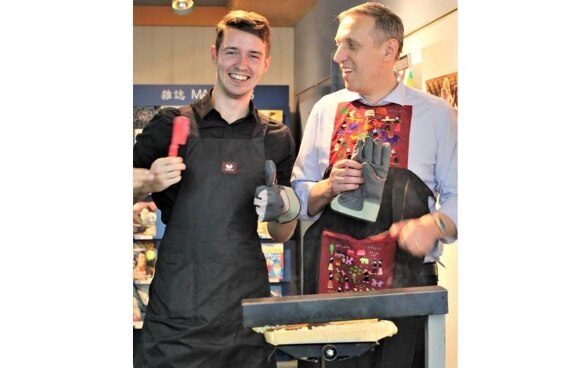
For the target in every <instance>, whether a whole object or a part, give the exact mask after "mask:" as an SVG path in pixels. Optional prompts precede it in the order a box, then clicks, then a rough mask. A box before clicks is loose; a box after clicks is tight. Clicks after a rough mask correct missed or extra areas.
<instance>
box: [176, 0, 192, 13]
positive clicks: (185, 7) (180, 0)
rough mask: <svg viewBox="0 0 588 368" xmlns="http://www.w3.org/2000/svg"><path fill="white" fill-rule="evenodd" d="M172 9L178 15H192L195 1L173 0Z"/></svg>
mask: <svg viewBox="0 0 588 368" xmlns="http://www.w3.org/2000/svg"><path fill="white" fill-rule="evenodd" d="M172 8H173V10H174V13H175V14H176V15H187V14H190V13H192V9H194V1H192V0H172Z"/></svg>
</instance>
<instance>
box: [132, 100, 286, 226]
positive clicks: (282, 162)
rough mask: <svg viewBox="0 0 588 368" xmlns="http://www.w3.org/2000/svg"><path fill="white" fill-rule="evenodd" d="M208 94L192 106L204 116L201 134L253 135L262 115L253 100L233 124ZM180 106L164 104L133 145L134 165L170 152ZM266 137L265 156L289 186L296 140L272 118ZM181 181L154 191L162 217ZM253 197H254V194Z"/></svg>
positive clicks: (282, 182) (182, 152)
mask: <svg viewBox="0 0 588 368" xmlns="http://www.w3.org/2000/svg"><path fill="white" fill-rule="evenodd" d="M210 96H211V94H210V93H209V94H207V95H206V96H205V97H204V98H203V99H202V100H201V101H198V102H195V103H192V104H191V106H192V107H193V108H194V109H195V110H196V112H197V113H198V114H199V116H201V117H202V118H201V119H199V121H198V133H199V135H200V137H202V138H231V139H251V135H252V133H253V128H254V126H255V124H256V121H257V120H256V119H260V117H259V115H258V113H257V110H256V109H255V108H254V106H253V103H250V105H249V109H250V112H249V114H248V115H247V116H246V117H244V118H241V119H239V120H237V121H235V122H233V123H232V124H229V123H227V122H226V121H225V120H224V119H223V118H222V117H221V115H220V114H219V113H218V111H216V110H215V109H214V107H213V106H212V101H211V98H210ZM179 115H181V114H180V111H179V109H177V108H165V109H162V110H161V111H160V112H159V113H157V114H156V115H155V116H154V117H153V119H151V121H150V122H149V123H148V124H147V125H146V126H145V128H144V129H143V131H142V132H141V134H139V135H137V141H136V143H135V145H134V147H133V167H137V168H146V169H149V168H150V167H151V164H152V163H153V161H155V160H156V159H158V158H160V157H165V156H167V154H168V149H169V144H170V142H171V135H172V127H173V119H174V118H175V117H176V116H179ZM266 120H269V123H268V130H267V134H266V137H265V142H264V145H265V158H266V160H272V161H273V162H274V163H275V164H276V168H277V173H276V176H277V180H278V183H279V184H280V185H287V186H290V176H291V174H292V167H293V166H294V160H295V159H296V156H295V143H294V138H293V137H292V133H291V132H290V129H288V127H287V126H285V125H284V124H281V123H278V122H275V121H273V120H271V119H267V118H266ZM185 153H186V145H183V146H180V149H179V153H178V155H179V156H182V157H184V159H185ZM181 183H182V181H181V180H180V182H179V183H178V184H175V185H172V186H171V187H169V188H168V189H166V190H164V191H162V192H159V193H153V194H152V197H153V200H154V201H155V204H156V205H157V207H158V208H159V209H160V210H161V212H162V221H163V222H164V223H166V222H167V220H168V216H169V214H170V213H171V210H172V208H173V204H174V201H175V198H176V196H177V193H178V191H179V188H180V185H181ZM251 200H252V201H253V197H252V198H251Z"/></svg>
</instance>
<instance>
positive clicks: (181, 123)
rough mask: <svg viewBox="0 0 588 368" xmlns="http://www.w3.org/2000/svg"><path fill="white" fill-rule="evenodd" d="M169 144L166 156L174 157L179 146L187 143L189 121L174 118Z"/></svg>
mask: <svg viewBox="0 0 588 368" xmlns="http://www.w3.org/2000/svg"><path fill="white" fill-rule="evenodd" d="M173 124H174V125H173V130H172V137H171V143H170V145H169V152H168V154H167V155H168V156H171V157H176V156H177V155H178V148H179V147H180V144H186V142H187V141H188V132H189V131H190V119H188V118H187V117H185V116H177V117H175V118H174V123H173Z"/></svg>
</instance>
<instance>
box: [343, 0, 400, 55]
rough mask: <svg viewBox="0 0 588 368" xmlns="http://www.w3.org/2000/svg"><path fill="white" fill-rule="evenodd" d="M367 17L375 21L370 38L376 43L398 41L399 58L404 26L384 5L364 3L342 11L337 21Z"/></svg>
mask: <svg viewBox="0 0 588 368" xmlns="http://www.w3.org/2000/svg"><path fill="white" fill-rule="evenodd" d="M358 14H361V15H367V16H368V17H372V18H374V20H375V30H376V34H372V37H373V38H374V40H375V41H376V42H380V43H381V42H384V41H386V40H389V39H390V38H394V39H395V40H397V41H398V54H397V55H396V57H397V58H398V57H399V56H400V53H401V52H402V44H403V42H404V25H403V24H402V19H400V17H399V16H398V15H396V14H394V13H392V11H391V10H390V9H388V8H387V7H386V6H385V5H382V4H380V3H375V2H366V3H363V4H360V5H357V6H354V7H353V8H350V9H347V10H345V11H342V12H341V13H340V14H339V15H338V16H337V19H339V21H341V20H342V19H343V18H345V17H347V16H349V15H358Z"/></svg>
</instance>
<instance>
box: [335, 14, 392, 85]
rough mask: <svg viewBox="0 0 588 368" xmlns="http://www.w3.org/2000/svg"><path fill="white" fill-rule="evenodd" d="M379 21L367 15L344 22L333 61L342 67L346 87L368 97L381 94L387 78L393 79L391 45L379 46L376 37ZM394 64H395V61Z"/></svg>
mask: <svg viewBox="0 0 588 368" xmlns="http://www.w3.org/2000/svg"><path fill="white" fill-rule="evenodd" d="M374 26H375V21H374V19H373V18H372V17H369V16H366V15H349V16H346V17H345V18H343V19H341V23H340V24H339V28H338V29H337V35H336V36H335V43H336V44H337V52H336V53H335V56H334V57H333V60H334V61H335V62H336V63H337V64H339V66H340V68H341V72H342V76H343V80H344V81H345V87H347V88H348V89H349V90H351V91H355V92H358V93H360V94H362V95H364V96H369V95H371V94H373V93H379V92H380V91H379V89H382V85H383V84H385V83H387V84H389V82H385V80H386V79H385V78H384V77H385V76H389V75H391V72H390V70H388V69H390V57H391V56H390V53H391V52H394V50H390V45H391V43H390V42H377V41H376V40H374V37H373V36H372V34H373V33H374V32H375V31H374ZM392 62H393V61H392Z"/></svg>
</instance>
